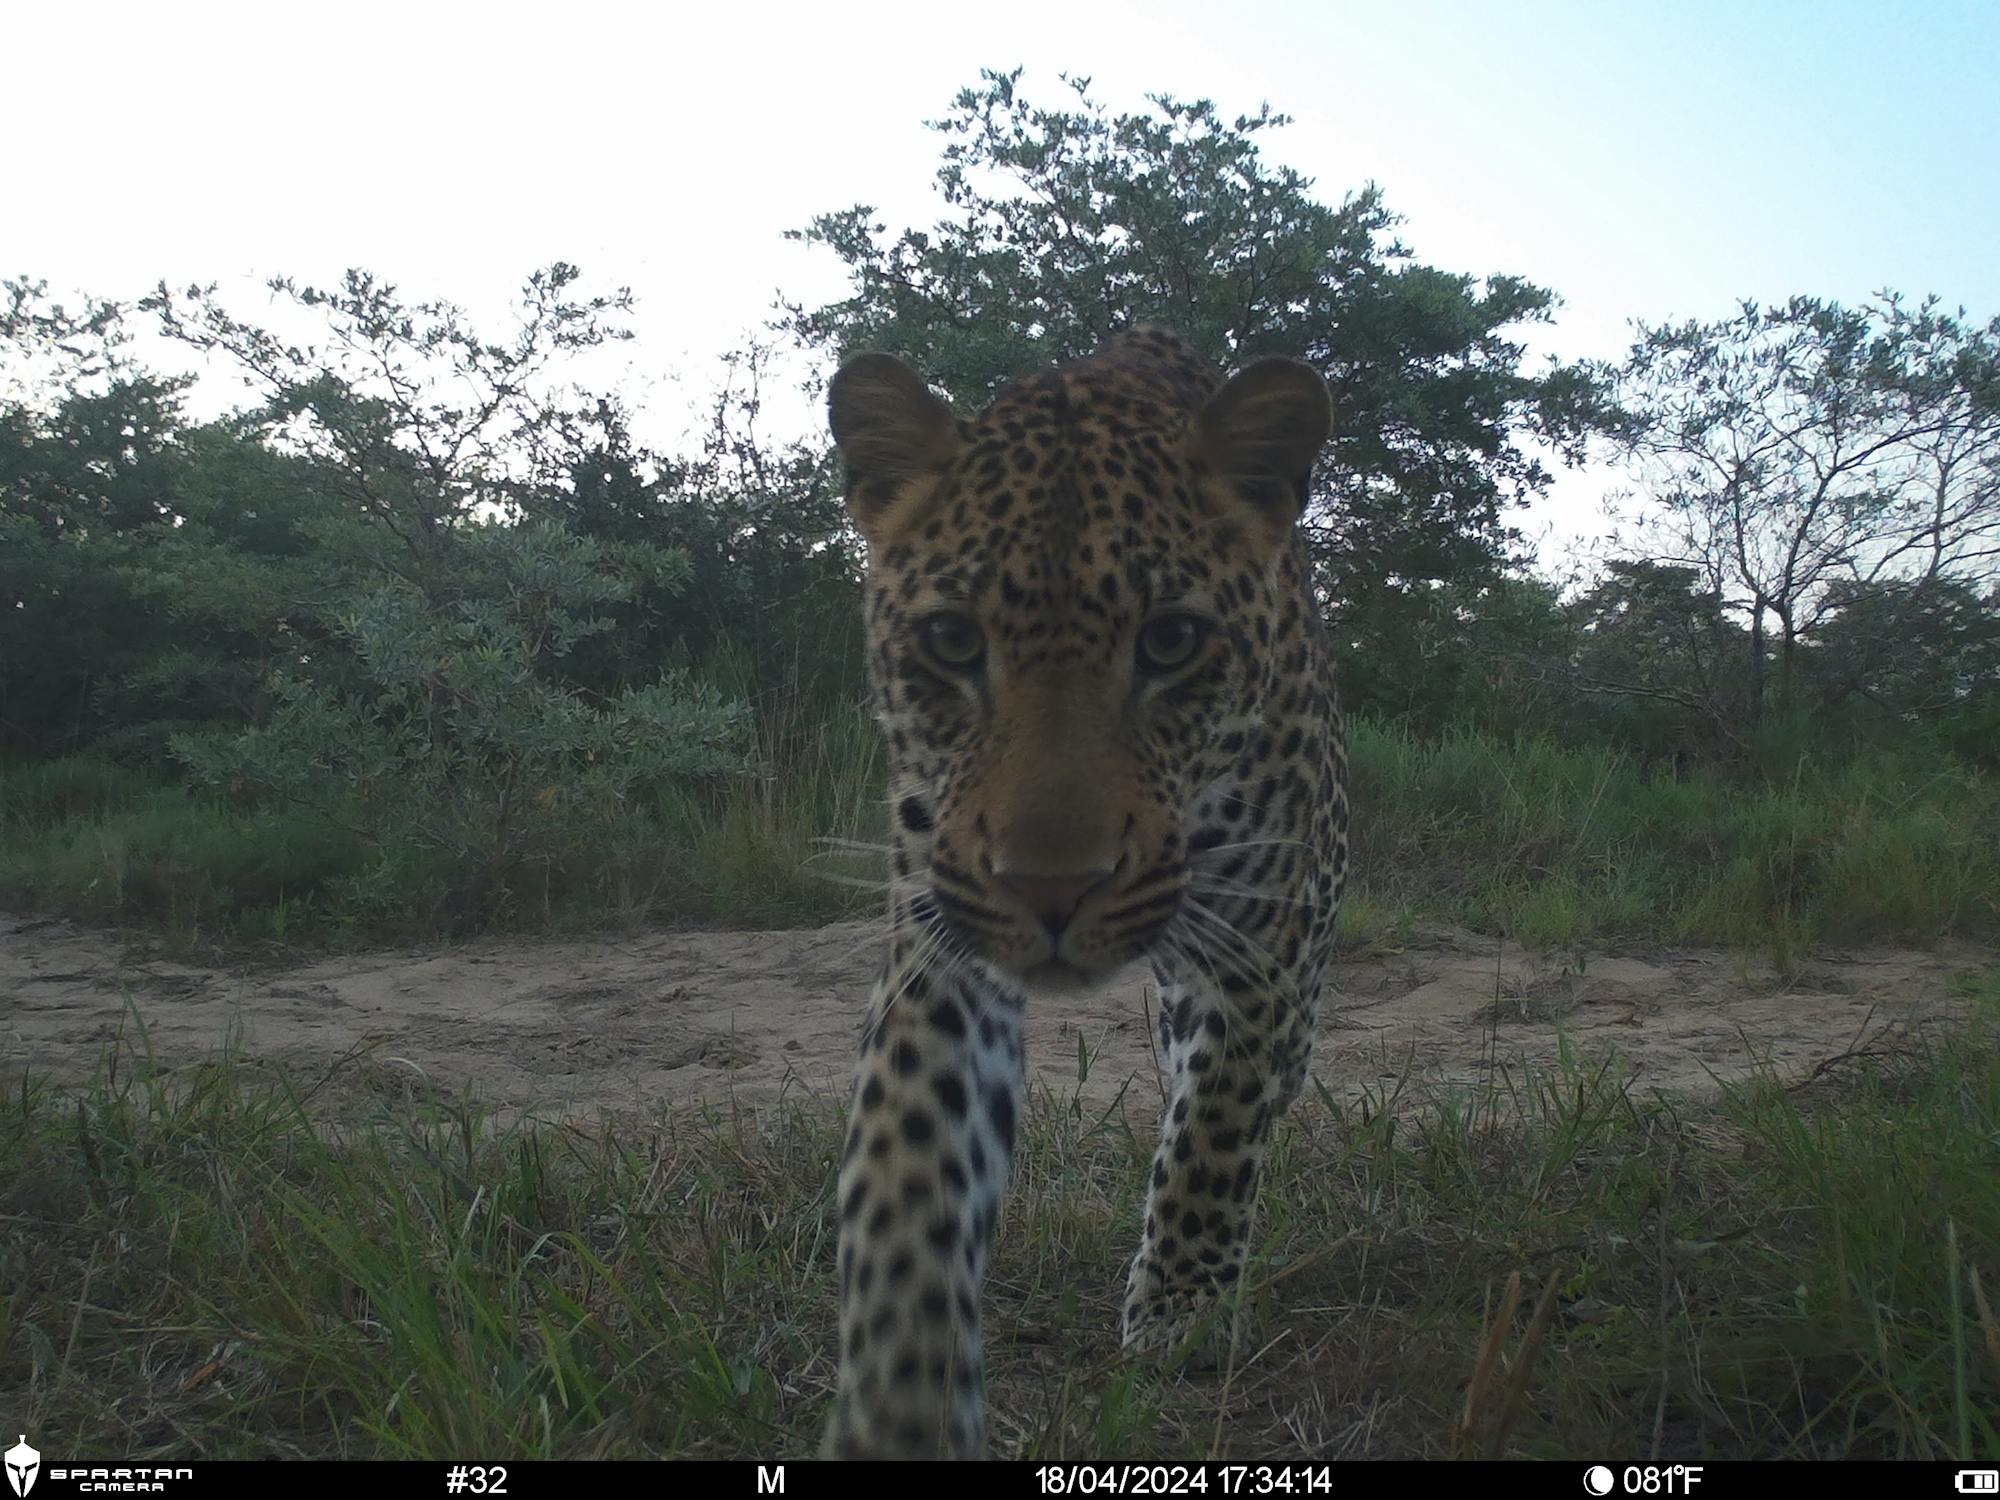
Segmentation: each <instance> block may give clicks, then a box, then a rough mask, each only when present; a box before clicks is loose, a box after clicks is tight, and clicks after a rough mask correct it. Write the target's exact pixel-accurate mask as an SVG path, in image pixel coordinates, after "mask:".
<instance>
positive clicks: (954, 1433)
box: [820, 324, 1348, 1459]
mask: <svg viewBox="0 0 2000 1500" xmlns="http://www.w3.org/2000/svg"><path fill="white" fill-rule="evenodd" d="M827 415H828V422H829V425H830V427H831V430H832V435H833V440H834V444H835V447H836V448H837V450H838V452H839V454H840V457H841V460H842V464H843V467H844V469H845V474H846V489H845V502H846V509H847V514H848V515H849V517H850V518H851V519H852V522H853V524H854V526H855V528H856V530H857V531H858V533H859V535H860V539H861V542H862V545H863V548H864V549H865V570H864V580H863V586H862V594H863V598H862V610H863V620H864V626H865V643H866V645H865V649H866V683H867V686H866V691H867V704H868V708H869V710H870V712H871V713H872V715H873V717H874V719H875V720H876V722H877V725H878V726H879V729H880V732H881V734H882V737H883V741H884V744H885V747H886V750H885V759H886V763H887V769H888V777H887V792H888V798H887V809H886V811H887V818H888V823H889V834H888V840H887V842H886V844H885V845H884V846H883V850H884V855H885V858H886V871H885V873H886V887H887V905H888V919H889V920H888V942H887V950H886V953H885V955H884V958H883V962H882V967H881V969H880V972H879V977H878V978H877V980H876V983H875V986H874V989H873V992H872V995H871V997H870V1000H869V1005H868V1009H867V1012H866V1015H865V1019H864V1020H863V1021H862V1024H861V1026H860V1046H859V1057H858V1061H857V1065H856V1067H855V1071H854V1075H853V1091H852V1095H851V1098H850V1103H849V1108H848V1114H847V1120H846V1128H845V1132H844V1138H843V1144H842V1149H841V1156H840V1164H839V1168H838V1173H837V1177H836V1180H835V1185H834V1197H833V1199H832V1201H831V1203H830V1206H829V1215H830V1217H833V1218H835V1219H836V1225H837V1229H836V1234H835V1241H836V1245H835V1257H834V1258H835V1266H834V1271H835V1275H836V1278H837V1282H838V1328H839V1347H838V1358H837V1373H836V1376H835V1380H834V1386H835V1389H834V1393H833V1400H832V1404H831V1408H830V1414H829V1416H828V1419H827V1422H826V1426H825V1429H824V1437H823V1441H822V1445H821V1450H820V1451H821V1453H822V1454H823V1455H824V1456H827V1457H833V1458H930V1459H938V1458H978V1457H983V1456H985V1455H986V1447H987V1425H986V1399H985V1360H984V1353H983V1344H982V1327H981V1313H982V1301H983V1296H984V1291H985V1281H986V1276H987V1271H988V1265H989V1261H990V1258H991V1254H992V1248H993V1243H994V1237H995V1225H996V1221H997V1219H998V1216H999V1213H1000V1211H1001V1208H1002V1204H1003V1199H1004V1195H1005V1191H1006V1186H1007V1179H1008V1176H1009V1173H1010V1169H1011V1164H1012V1158H1013V1153H1014V1146H1015V1139H1016V1133H1017V1128H1018V1126H1019V1124H1020V1121H1021V1116H1022V1101H1023V1075H1024V1070H1025V1053H1024V1048H1023V1019H1024V1016H1025V1015H1026V1014H1027V1011H1028V1007H1029V1006H1031V1005H1032V1004H1034V1003H1035V1000H1036V998H1037V997H1038V996H1042V997H1052V996H1061V995H1076V994H1079V993H1080V992H1084V991H1089V990H1092V989H1101V988H1103V987H1104V986H1105V985H1106V984H1107V982H1108V981H1111V980H1112V979H1113V978H1114V977H1115V976H1116V975H1118V974H1119V973H1120V972H1121V971H1125V970H1127V969H1128V967H1129V968H1132V969H1133V970H1134V971H1135V972H1139V973H1143V972H1144V971H1145V968H1146V967H1147V966H1150V969H1151V977H1152V981H1153V984H1154V986H1155V993H1156V994H1157V996H1158V1002H1159V1004H1158V1037H1159V1048H1160V1051H1159V1068H1158V1071H1159V1074H1160V1077H1161V1084H1162V1090H1161V1092H1162V1098H1163V1104H1162V1110H1161V1116H1160V1123H1159V1136H1158V1146H1157V1150H1156V1151H1155V1153H1154V1155H1153V1158H1152V1163H1151V1174H1150V1179H1149V1181H1148V1182H1147V1184H1146V1187H1145V1205H1144V1213H1143V1218H1142V1222H1141V1224H1140V1226H1139V1238H1138V1247H1137V1251H1136V1253H1135V1254H1134V1255H1133V1257H1132V1259H1131V1261H1130V1263H1129V1269H1128V1271H1127V1273H1126V1277H1125V1290H1124V1298H1123V1311H1122V1313H1121V1315H1120V1328H1119V1333H1120V1339H1121V1343H1122V1346H1123V1348H1124V1349H1125V1350H1126V1351H1127V1352H1128V1353H1130V1354H1132V1355H1134V1356H1135V1357H1160V1356H1165V1357H1178V1358H1180V1359H1181V1360H1183V1361H1184V1362H1185V1361H1188V1360H1191V1359H1198V1358H1200V1357H1201V1355H1200V1351H1201V1350H1202V1349H1204V1348H1206V1349H1209V1350H1211V1351H1212V1350H1213V1348H1214V1346H1215V1340H1216V1338H1217V1336H1218V1335H1217V1330H1218V1329H1220V1328H1225V1327H1227V1326H1230V1323H1229V1320H1230V1319H1231V1318H1233V1317H1234V1316H1235V1309H1236V1308H1237V1307H1238V1306H1240V1302H1241V1296H1240V1284H1241V1281H1242V1278H1243V1273H1244V1267H1245V1264H1246V1259H1247V1256H1248V1251H1249V1248H1250V1240H1251V1237H1252V1233H1253V1215H1254V1210H1255V1205H1256V1196H1257V1192H1258V1187H1259V1178H1260V1175H1261V1173H1262V1170H1263V1164H1264V1158H1265V1154H1266V1148H1267V1144H1268V1142H1269V1140H1270V1138H1271V1133H1272V1129H1273V1127H1274V1125H1275V1124H1276V1123H1277V1122H1278V1121H1279V1120H1280V1119H1281V1118H1282V1117H1283V1116H1284V1115H1285V1113H1286V1112H1287V1111H1288V1110H1289V1109H1290V1108H1291V1106H1292V1104H1293V1102H1294V1101H1295V1100H1296V1098H1297V1097H1298V1095H1299V1093H1300V1091H1301V1087H1302V1085H1303V1083H1304V1081H1305V1079H1306V1076H1307V1070H1308V1065H1309V1063H1310V1059H1311V1053H1312V1043H1313V1032H1314V1028H1315V1025H1316V1020H1317V1014H1318V1009H1319V1000H1320V992H1321V989H1322V987H1323V985H1324V983H1325V982H1326V980H1327V977H1328V970H1329V965H1330V963H1331V959H1332V954H1333V940H1334V926H1335V917H1336V914H1337V911H1338V908H1339V903H1340V896H1341V892H1342V889H1343V886H1344V884H1345V879H1346V873H1347V860H1348V796H1347V748H1346V738H1345V732H1344V729H1343V725H1342V719H1341V711H1340V704H1339V699H1338V694H1337V692H1336V689H1335V683H1334V675H1333V670H1332V662H1331V656H1330V648H1329V646H1328V643H1327V637H1326V630H1325V625H1324V622H1323V619H1322V614H1321V610H1320V607H1319V605H1318V603H1317V601H1316V596H1315V593H1314V590H1313V587H1312V574H1311V566H1310V554H1309V551H1308V549H1307V547H1306V545H1305V539H1304V535H1303V531H1302V528H1301V526H1300V520H1301V517H1302V515H1303V513H1304V512H1305V509H1306V505H1307V500H1308V496H1309V493H1310V489H1311V483H1312V473H1313V468H1314V465H1315V463H1316V462H1317V460H1318V456H1319V453H1320V450H1321V448H1322V447H1323V446H1324V445H1325V443H1326V441H1327V439H1328V437H1329V435H1330V434H1331V431H1332V428H1333V422H1334V416H1335V412H1334V408H1333V403H1332V398H1331V394H1330V391H1329V388H1328V386H1327V384H1326V381H1325V379H1324V378H1323V377H1322V376H1321V374H1320V373H1319V371H1318V370H1317V369H1315V368H1314V367H1313V366H1312V365H1311V364H1309V363H1307V362H1305V361H1303V360H1300V359H1293V358H1287V357H1284V356H1282V355H1276V354H1273V355H1270V356H1267V357H1264V358H1260V359H1257V360H1255V361H1254V362H1250V363H1248V364H1246V365H1245V366H1244V367H1243V368H1242V369H1240V370H1239V371H1238V372H1237V373H1236V374H1234V375H1232V376H1230V377H1228V378H1227V379H1225V378H1224V376H1223V373H1222V371H1221V370H1220V369H1219V368H1218V367H1217V366H1216V365H1215V364H1214V363H1211V362H1210V361H1209V360H1207V359H1206V358H1205V357H1204V356H1203V355H1202V354H1201V353H1200V352H1198V351H1197V350H1196V349H1195V348H1194V347H1193V346H1192V345H1191V344H1190V343H1188V342H1187V341H1186V340H1184V339H1183V338H1181V337H1180V336H1178V335H1177V334H1175V333H1173V332H1171V331H1170V330H1168V329H1166V328H1162V327H1158V326H1155V325H1150V324H1139V325H1135V326H1132V327H1129V328H1127V329H1126V330H1124V331H1123V332H1120V333H1117V334H1114V335H1113V336H1111V337H1109V338H1108V339H1106V340H1105V341H1104V342H1103V343H1102V344H1101V345H1100V347H1098V348H1097V350H1096V351H1095V352H1094V353H1091V354H1089V355H1086V356H1084V357H1082V358H1079V359H1075V360H1072V361H1069V362H1067V363H1063V364H1058V365H1054V366H1052V367H1050V368H1045V369H1043V370H1042V371H1040V372H1038V373H1033V374H1030V375H1027V376H1025V377H1023V378H1021V379H1018V380H1016V381H1015V382H1014V383H1013V384H1011V385H1009V386H1007V387H1006V388H1004V389H1003V390H1001V391H1000V392H999V394H998V395H996V396H995V397H994V398H993V399H992V400H991V402H990V403H989V404H988V405H987V406H986V408H985V409H984V411H982V412H981V413H980V414H979V415H977V416H976V417H973V416H963V415H960V414H959V413H958V412H957V411H955V410H954V408H953V407H952V405H951V404H950V403H949V402H947V401H946V400H945V399H944V398H943V397H941V396H940V395H938V394H936V393H935V392H934V391H933V390H932V389H931V388H930V387H929V386H928V385H927V384H926V383H925V382H924V380H923V379H921V378H920V377H919V376H918V374H917V373H916V372H915V371H914V370H913V369H911V367H910V366H909V365H907V364H905V363H904V362H903V361H902V360H900V359H898V358H896V357H895V356H894V355H891V354H888V353H882V352H868V353H860V354H856V355H853V356H852V357H850V358H848V359H847V360H846V361H845V362H843V363H842V364H841V366H840V367H839V369H838V372H837V374H836V375H835V376H834V378H833V380H832V382H831V384H830V386H829V387H828V392H827Z"/></svg>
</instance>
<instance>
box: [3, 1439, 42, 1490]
mask: <svg viewBox="0 0 2000 1500" xmlns="http://www.w3.org/2000/svg"><path fill="white" fill-rule="evenodd" d="M41 1472H42V1455H41V1454H40V1453H39V1452H37V1451H36V1450H35V1449H33V1448H30V1447H29V1446H28V1435H27V1434H26V1433H25V1432H24V1433H22V1434H21V1441H20V1442H18V1443H16V1444H15V1445H14V1446H13V1447H11V1448H9V1449H8V1450H7V1482H8V1483H9V1484H11V1485H13V1486H14V1493H15V1494H17V1495H19V1496H20V1497H21V1500H28V1491H29V1490H31V1489H33V1488H34V1487H35V1476H36V1475H37V1474H39V1473H41Z"/></svg>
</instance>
